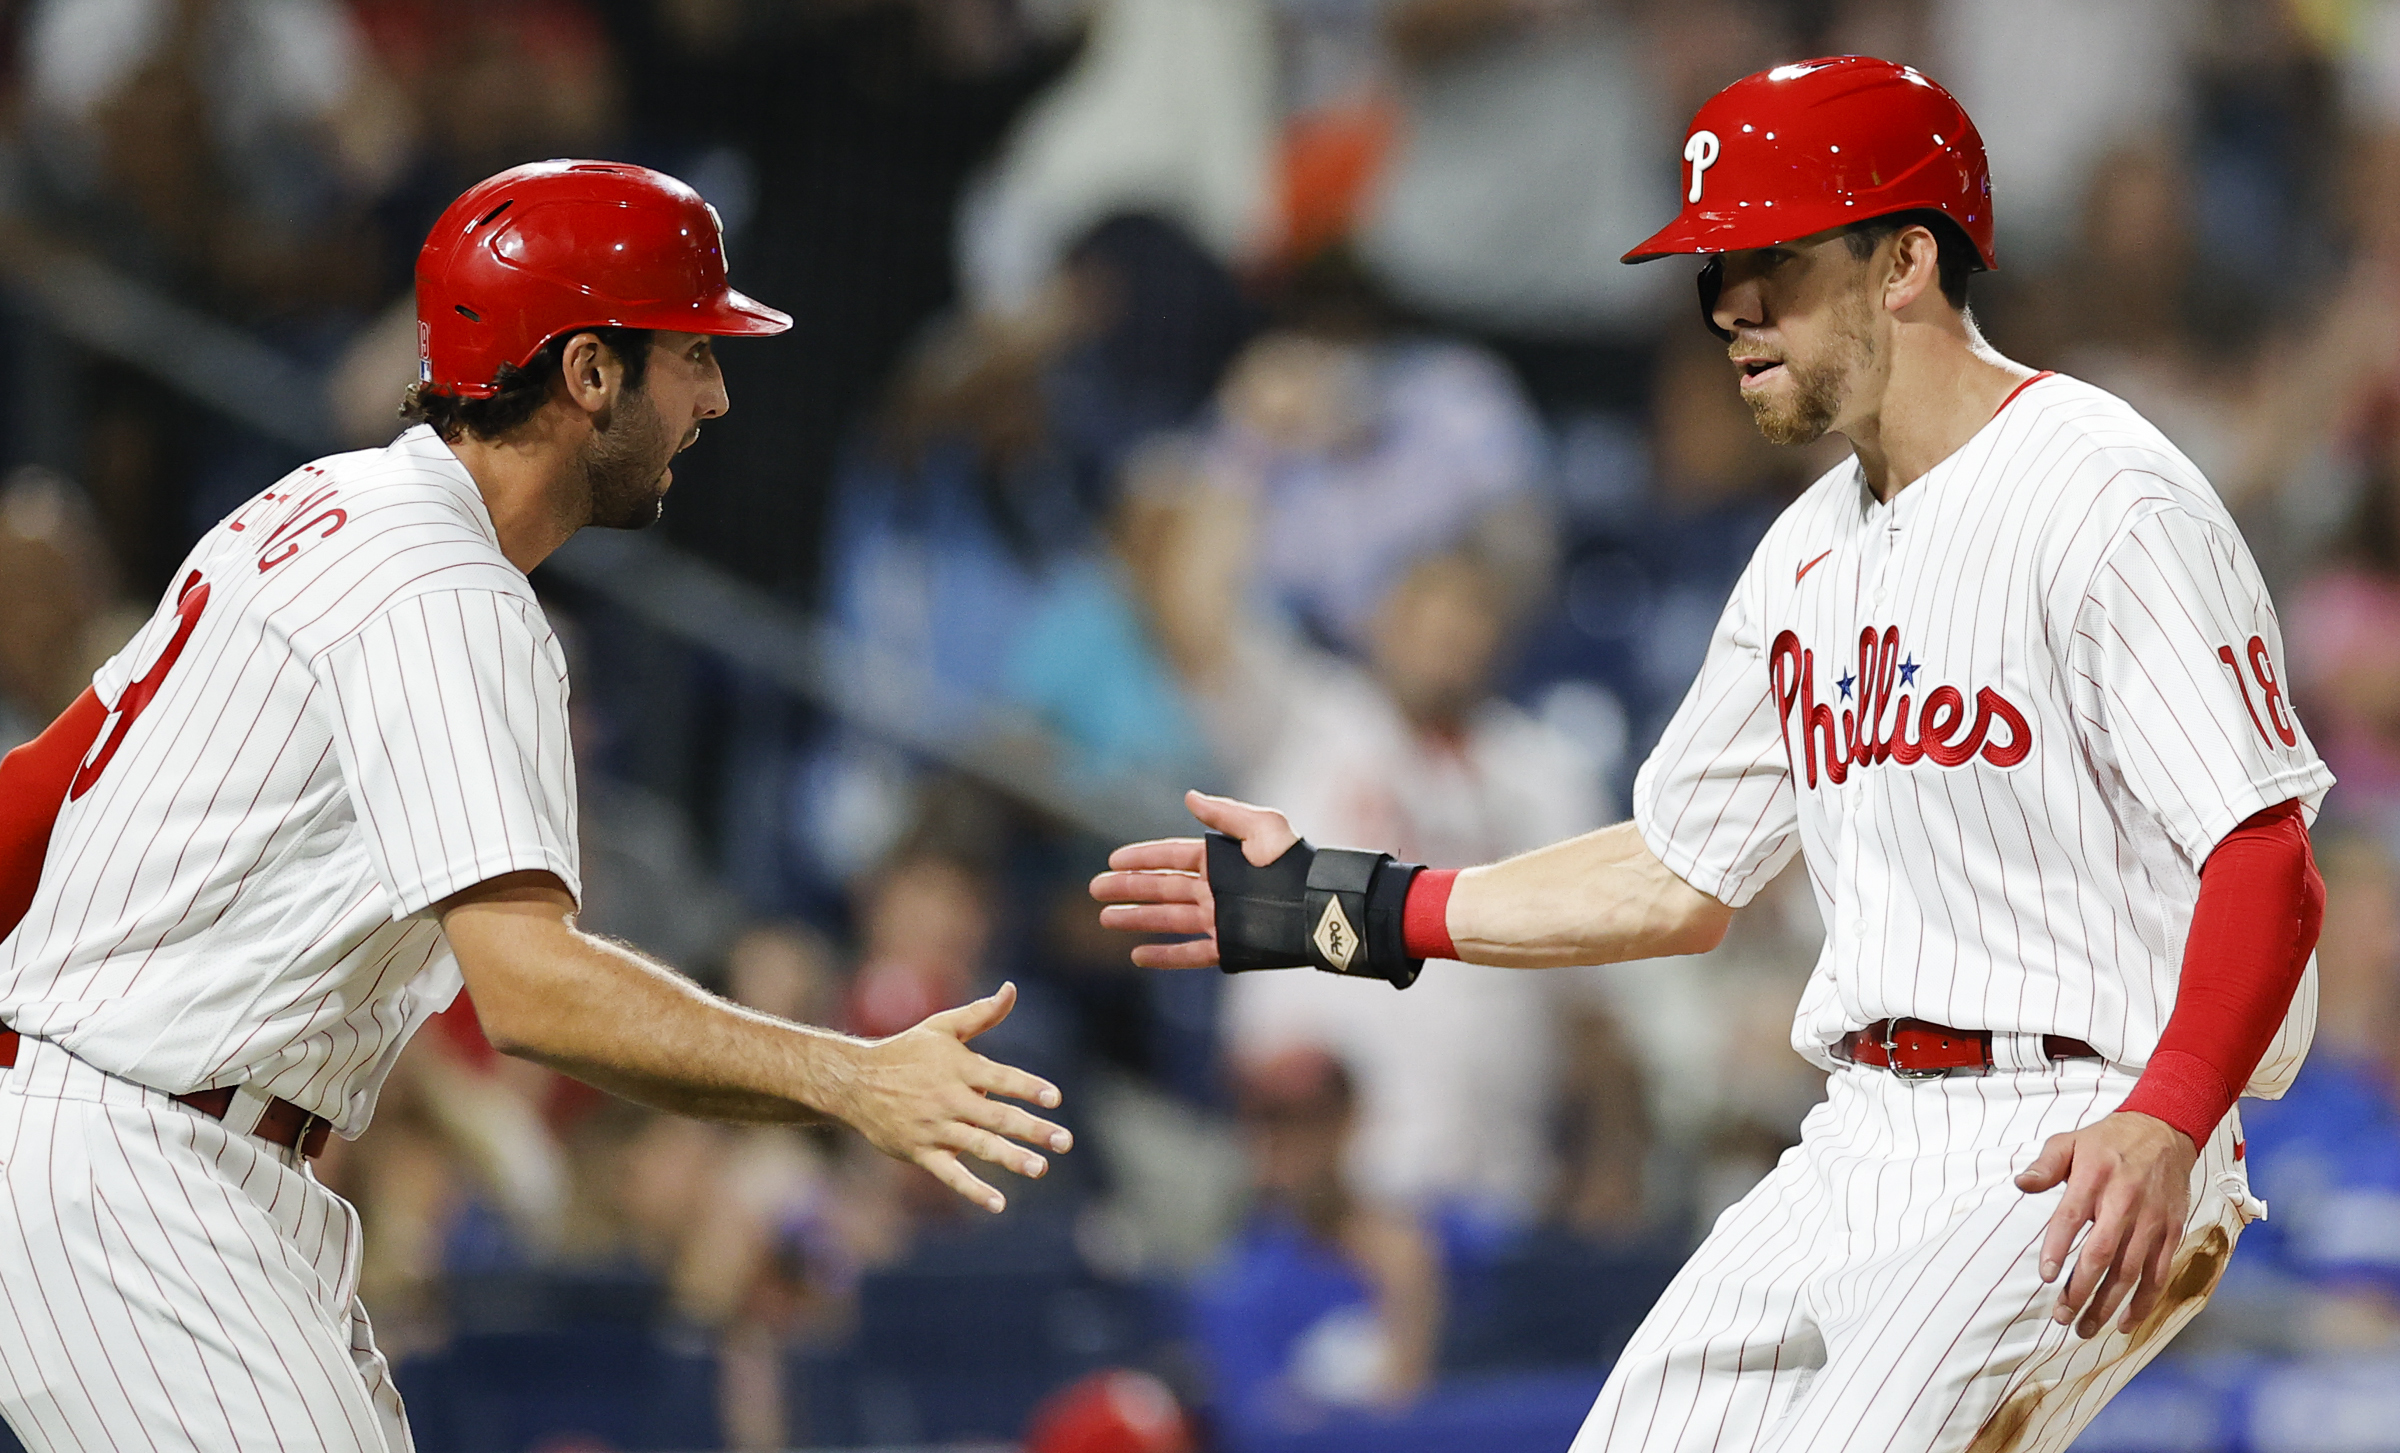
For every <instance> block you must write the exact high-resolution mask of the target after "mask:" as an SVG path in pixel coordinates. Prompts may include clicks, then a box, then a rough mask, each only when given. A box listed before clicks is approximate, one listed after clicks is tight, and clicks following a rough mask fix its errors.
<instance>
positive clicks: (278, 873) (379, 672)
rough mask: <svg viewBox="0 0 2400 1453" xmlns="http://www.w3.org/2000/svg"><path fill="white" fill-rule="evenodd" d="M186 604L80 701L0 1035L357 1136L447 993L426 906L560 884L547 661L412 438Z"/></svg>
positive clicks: (273, 505) (316, 502)
mask: <svg viewBox="0 0 2400 1453" xmlns="http://www.w3.org/2000/svg"><path fill="white" fill-rule="evenodd" d="M176 582H177V583H176V586H175V588H174V589H173V590H171V591H170V593H169V595H168V597H167V599H166V600H165V601H163V602H162V603H161V605H160V607H159V611H158V613H157V615H156V616H155V617H154V618H153V619H152V621H151V622H150V624H149V625H148V627H146V628H145V629H144V630H143V631H142V633H141V634H140V635H138V636H137V637H136V638H135V639H134V640H133V642H132V643H131V644H130V645H128V646H127V648H126V649H125V651H124V652H123V653H122V654H120V655H119V656H118V657H117V658H116V659H115V660H113V661H111V662H109V663H108V664H107V665H106V666H105V667H103V668H102V669H101V671H100V672H99V674H98V676H97V677H96V679H95V682H94V685H95V688H96V690H97V692H98V694H99V696H100V699H101V700H102V701H104V702H108V703H110V704H111V708H112V713H113V714H112V717H111V721H110V724H109V725H108V726H107V727H104V728H103V730H102V745H101V746H100V747H99V748H97V749H95V752H94V755H93V758H92V759H90V760H89V761H87V764H86V767H85V771H84V774H83V775H82V776H81V777H79V779H78V788H79V789H80V790H79V793H78V794H77V795H74V796H72V797H71V798H70V800H69V801H68V803H67V804H66V806H65V808H64V810H63V811H62V812H61V813H60V815H59V818H58V824H57V827H56V829H55V830H54V832H53V834H52V838H51V843H50V850H49V856H48V858H47V860H46V861H45V863H44V866H43V874H42V881H41V884H40V887H39V889H38V890H37V892H36V894H35V897H34V901H33V904H32V907H31V908H30V910H29V911H28V912H27V913H26V915H25V919H24V921H23V922H22V923H21V924H20V925H19V926H18V928H17V931H16V932H15V933H14V934H12V935H11V936H10V937H9V938H8V939H6V940H5V941H4V942H0V1021H5V1022H7V1023H9V1024H11V1025H13V1026H15V1027H16V1028H18V1029H20V1030H22V1031H24V1032H26V1033H28V1034H33V1035H40V1036H43V1037H45V1038H48V1039H51V1040H54V1041H56V1042H57V1043H59V1044H61V1045H64V1046H65V1047H67V1048H69V1049H71V1050H73V1051H74V1052H75V1053H76V1054H77V1055H79V1056H81V1057H82V1058H83V1059H85V1060H87V1061H89V1062H90V1063H92V1064H93V1065H96V1066H99V1067H100V1068H102V1069H105V1070H107V1071H109V1072H111V1073H114V1074H118V1075H122V1076H124V1077H126V1078H127V1079H130V1080H135V1081H138V1082H140V1083H142V1084H146V1085H153V1086H156V1087H158V1088H160V1089H164V1090H169V1091H174V1092H183V1091H188V1090H194V1089H199V1088H204V1087H208V1086H214V1085H231V1084H242V1083H247V1084H251V1085H254V1086H256V1087H258V1088H259V1089H260V1090H261V1091H262V1092H263V1093H266V1094H270V1095H281V1096H283V1097H284V1098H286V1099H289V1100H292V1101H294V1102H295V1103H297V1104H299V1105H301V1106H303V1107H304V1108H307V1109H309V1110H313V1111H315V1112H317V1113H318V1114H321V1115H323V1116H325V1117H326V1118H327V1119H329V1120H332V1121H333V1122H334V1124H335V1126H336V1127H337V1128H338V1129H339V1130H340V1131H341V1132H342V1133H343V1134H345V1135H355V1134H357V1133H358V1132H359V1131H360V1130H362V1129H364V1128H365V1126H366V1123H367V1119H368V1117H369V1116H370V1115H371V1114H372V1112H373V1107H374V1099H375V1092H376V1090H377V1088H378V1087H379V1086H380V1085H381V1084H382V1082H383V1077H384V1075H385V1074H386V1072H388V1070H389V1069H390V1067H391V1064H392V1061H393V1059H394V1058H395V1057H396V1056H397V1055H398V1053H399V1051H400V1048H401V1046H402V1045H403V1044H404V1043H405V1042H406V1040H407V1038H408V1036H409V1034H410V1033H412V1032H413V1031H414V1030H415V1028H416V1026H417V1025H418V1024H420V1023H422V1022H423V1021H424V1019H425V1018H426V1016H428V1015H430V1014H432V1013H434V1012H435V1011H437V1010H439V1009H440V1008H441V1007H442V1006H443V1005H445V1004H447V1003H449V1002H450V1000H451V999H452V997H454V996H455V995H456V993H457V992H458V987H459V979H458V970H457V967H456V964H455V963H454V961H453V960H452V959H451V957H450V953H449V950H448V949H447V947H446V946H445V945H444V943H443V941H442V936H441V931H440V928H439V925H438V924H437V923H436V922H435V921H434V920H433V919H432V918H430V917H429V916H426V915H425V914H424V912H423V910H424V909H425V908H426V907H427V906H428V905H430V904H432V903H434V902H436V901H438V900H439V899H441V898H443V897H444V896H446V895H448V894H450V893H452V892H455V891H457V890H459V889H461V888H465V887H469V886H472V885H473V884H475V883H477V882H480V881H483V880H484V879H487V878H490V877H493V876H496V875H498V874H501V873H505V872H510V871H513V870H517V869H525V868H541V869H547V870H549V871H550V872H553V873H556V874H557V875H559V877H560V878H562V879H563V880H565V882H566V883H567V885H568V887H569V888H570V889H571V890H573V889H577V888H578V871H577V858H576V847H575V829H576V821H575V781H574V767H573V763H572V761H571V759H570V754H569V746H568V736H567V682H566V668H565V661H564V657H563V655H562V653H561V652H560V649H559V646H558V642H557V640H556V639H555V638H554V637H553V636H552V634H551V632H550V628H549V625H548V623H547V622H546V621H545V620H544V619H543V616H542V611H541V607H540V605H539V604H538V603H537V602H536V601H535V599H534V595H533V591H532V588H531V586H530V585H529V584H528V583H527V582H526V579H525V577H524V575H523V574H521V573H520V572H518V571H517V570H516V568H515V567H514V566H512V565H510V564H509V562H508V560H507V558H506V557H505V556H503V555H502V554H501V553H500V549H499V544H498V540H497V537H496V536H495V535H494V533H493V530H492V524H491V520H490V517H489V516H488V514H487V513H486V512H485V509H484V505H483V501H482V498H481V496H480V494H479V493H478V491H477V490H476V487H475V483H474V481H473V479H472V478H470V477H469V476H468V474H467V472H466V470H465V469H464V468H463V467H462V466H461V465H460V464H459V463H458V461H457V459H456V458H455V457H454V456H452V455H451V453H450V451H449V450H448V448H446V447H445V446H444V445H443V444H442V443H441V441H440V440H438V439H436V438H435V437H434V436H433V435H432V433H431V431H429V430H426V429H422V428H419V429H413V430H410V431H409V432H408V433H406V434H403V435H402V436H401V437H400V438H399V439H397V440H396V441H394V442H393V443H392V445H391V446H390V447H388V448H386V449H380V450H368V451H362V452H359V453H355V454H343V455H336V456H334V457H332V458H329V459H324V460H320V461H318V462H317V463H315V464H312V465H309V466H307V467H305V468H303V469H301V470H298V471H296V472H294V473H293V474H292V475H291V476H290V477H288V478H287V479H285V480H283V481H281V482H279V483H278V484H277V485H275V486H274V487H273V488H272V489H269V490H267V491H266V492H265V493H263V494H261V495H260V496H258V497H257V498H256V499H254V500H252V501H250V502H249V503H248V504H246V505H245V506H243V507H242V509H240V510H238V511H236V512H235V513H234V514H233V515H232V516H231V517H229V518H228V519H227V520H225V521H224V522H223V523H222V524H220V525H219V526H218V527H217V528H216V529H214V530H212V531H211V532H210V533H209V535H208V536H207V538H205V539H203V540H202V541H201V542H200V544H199V545H198V546H196V547H195V548H194V550H193V552H192V554H191V556H190V557H189V558H188V559H187V560H186V561H185V562H184V565H183V567H182V568H181V569H180V570H179V571H178V572H177V577H176ZM203 590H204V591H205V593H204V594H203V593H202V592H203ZM120 728H121V740H117V739H116V738H118V736H119V735H120ZM87 778H88V781H87V780H85V779H87Z"/></svg>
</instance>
